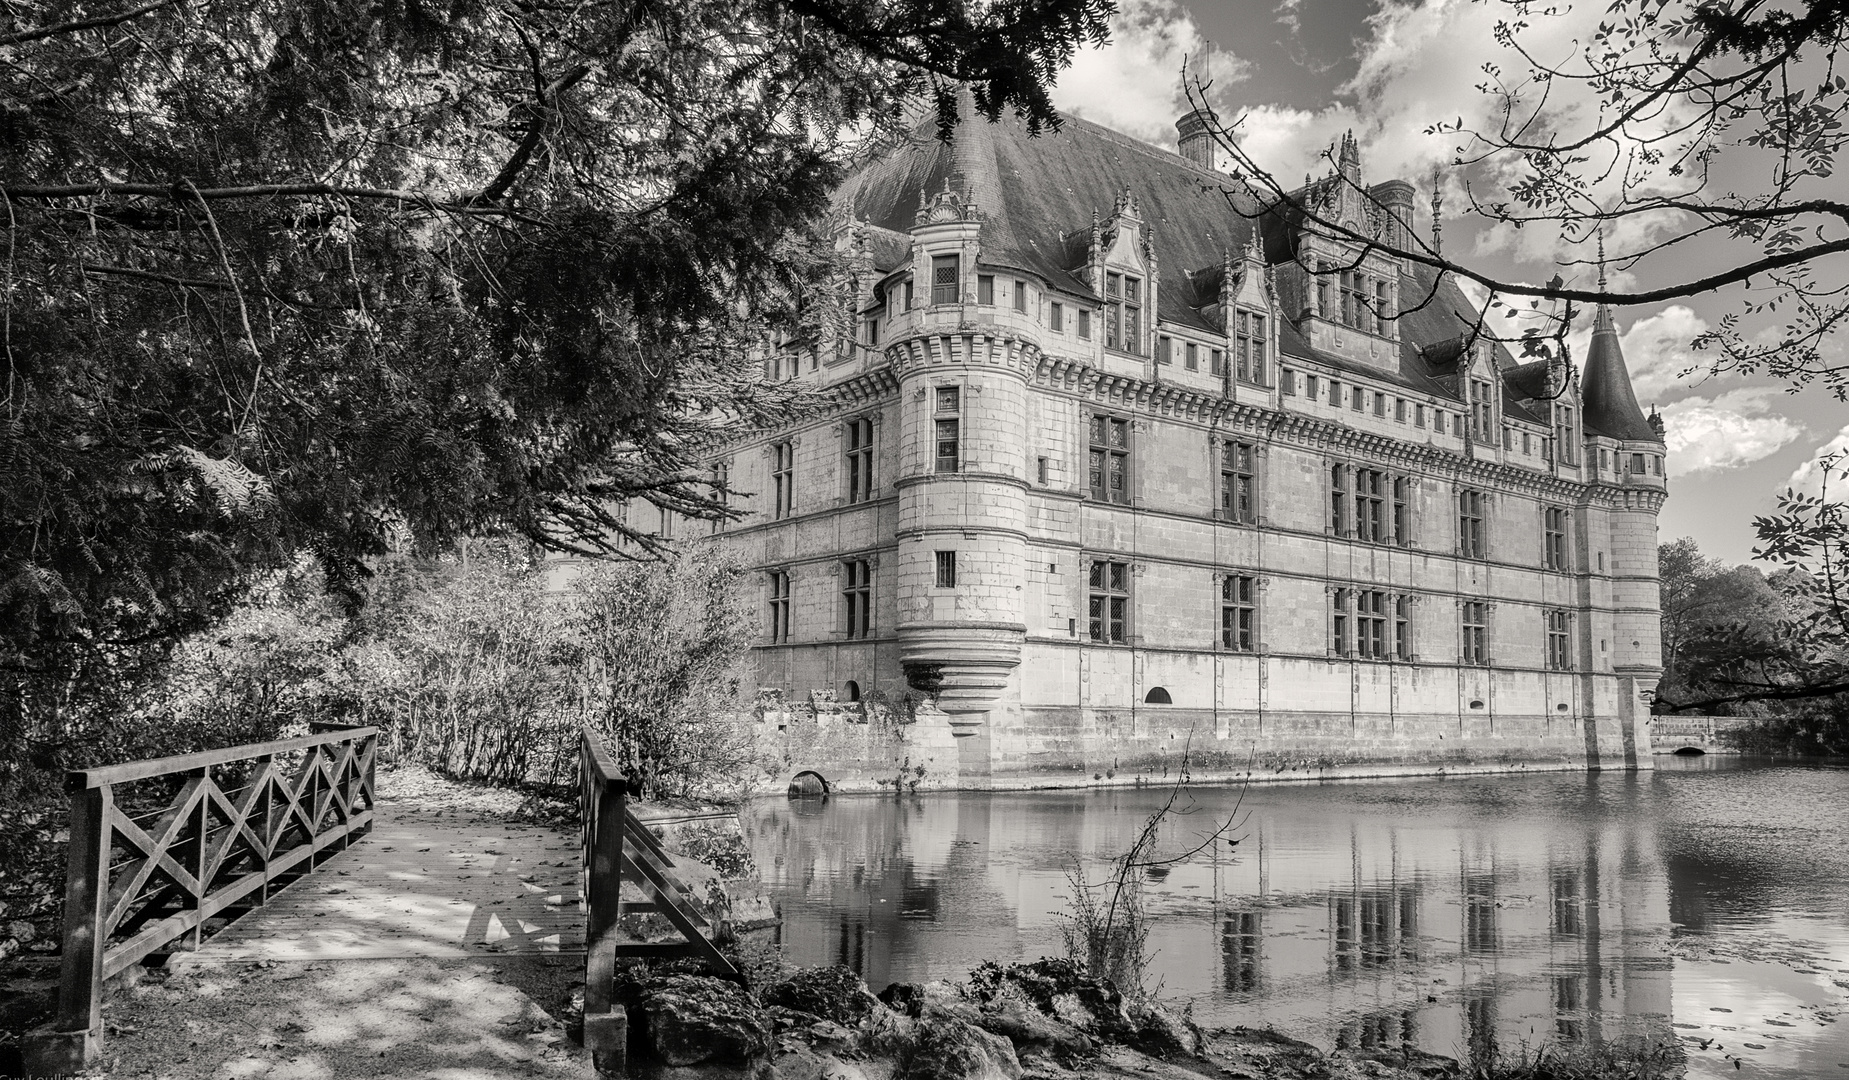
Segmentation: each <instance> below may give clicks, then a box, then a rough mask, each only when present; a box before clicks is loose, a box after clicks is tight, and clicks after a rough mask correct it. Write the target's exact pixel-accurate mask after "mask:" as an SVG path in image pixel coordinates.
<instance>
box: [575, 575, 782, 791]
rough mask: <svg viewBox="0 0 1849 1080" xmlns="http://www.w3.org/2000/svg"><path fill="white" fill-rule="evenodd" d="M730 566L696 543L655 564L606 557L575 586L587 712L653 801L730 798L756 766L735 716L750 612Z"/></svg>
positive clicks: (621, 764)
mask: <svg viewBox="0 0 1849 1080" xmlns="http://www.w3.org/2000/svg"><path fill="white" fill-rule="evenodd" d="M742 576H743V574H742V571H741V570H740V569H739V567H738V565H737V564H736V563H734V562H731V561H729V560H728V559H727V558H726V557H725V556H723V555H722V554H720V553H719V552H718V551H716V550H715V549H711V548H695V549H693V550H690V551H688V552H685V553H683V554H680V555H678V556H676V557H674V558H671V559H669V560H667V561H665V562H661V563H629V564H623V563H610V564H603V565H600V566H597V567H594V568H593V569H591V570H590V571H589V572H588V573H586V574H585V576H584V577H583V578H581V579H580V580H579V581H578V582H577V583H576V584H575V585H574V588H573V597H574V606H575V616H574V617H575V618H576V619H577V620H578V624H579V627H580V631H579V632H580V634H581V635H582V640H583V649H584V654H583V664H584V676H583V677H584V686H583V695H584V702H585V706H584V711H585V718H586V719H587V720H588V721H589V722H590V723H591V725H592V726H593V727H595V728H597V729H598V730H599V731H600V732H602V733H603V735H604V740H605V744H606V745H607V746H608V747H609V748H610V750H611V752H612V753H613V754H614V755H615V757H616V764H617V766H618V768H620V769H621V770H622V772H623V775H624V776H626V777H629V778H630V779H631V780H632V781H633V782H634V783H636V784H638V785H639V786H640V787H641V789H642V791H643V793H644V794H646V795H648V796H651V797H659V798H679V797H687V796H694V795H707V796H713V795H719V796H726V795H732V794H735V793H736V789H737V788H738V787H739V786H740V785H742V783H743V782H744V778H745V777H746V776H747V775H748V774H750V773H754V772H756V771H757V770H756V769H755V768H754V766H755V755H754V751H753V747H752V740H751V737H750V733H749V731H748V730H747V729H746V728H745V727H744V726H743V725H740V724H736V723H733V722H732V721H731V718H732V717H733V716H734V715H736V714H737V713H738V712H739V711H740V702H739V683H740V676H741V672H740V670H739V665H740V662H741V661H742V660H743V658H744V655H745V649H746V647H747V646H748V645H749V643H750V634H751V627H752V625H753V623H752V619H751V617H750V609H749V605H748V603H747V601H746V600H745V597H744V591H745V590H744V589H743V588H742V586H741V578H742Z"/></svg>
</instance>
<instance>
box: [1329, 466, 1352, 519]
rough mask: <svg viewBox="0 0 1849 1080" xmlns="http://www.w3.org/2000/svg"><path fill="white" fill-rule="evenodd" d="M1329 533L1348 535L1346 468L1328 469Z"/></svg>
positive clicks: (1334, 467) (1331, 467)
mask: <svg viewBox="0 0 1849 1080" xmlns="http://www.w3.org/2000/svg"><path fill="white" fill-rule="evenodd" d="M1329 531H1330V532H1332V533H1334V534H1335V535H1337V536H1347V535H1348V466H1346V465H1331V466H1330V467H1329Z"/></svg>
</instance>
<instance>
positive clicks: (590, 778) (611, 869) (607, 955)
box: [582, 735, 629, 1076]
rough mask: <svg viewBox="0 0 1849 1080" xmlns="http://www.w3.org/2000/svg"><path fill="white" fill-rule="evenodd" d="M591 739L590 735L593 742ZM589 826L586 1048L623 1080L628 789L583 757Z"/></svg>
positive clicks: (608, 1072)
mask: <svg viewBox="0 0 1849 1080" xmlns="http://www.w3.org/2000/svg"><path fill="white" fill-rule="evenodd" d="M589 737H590V736H588V735H586V736H585V738H586V739H588V738H589ZM583 768H584V774H585V789H584V801H585V803H586V805H585V806H583V807H582V810H583V812H584V828H585V834H586V835H585V839H586V845H585V846H586V849H587V850H586V852H585V855H586V863H587V865H586V873H585V882H584V905H585V919H584V924H585V925H584V1048H585V1049H586V1050H589V1051H590V1052H591V1062H592V1064H594V1065H595V1066H596V1067H597V1071H598V1073H599V1074H602V1075H605V1076H621V1075H622V1074H623V1071H624V1066H625V1060H624V1059H625V1056H626V1054H625V1052H626V1050H627V1044H628V1041H629V1018H628V1015H627V1014H626V1013H625V1012H624V1011H623V1007H622V1006H621V1005H617V1004H614V1003H613V1002H612V1000H611V998H612V996H613V991H614V989H615V983H616V940H615V937H616V920H617V898H618V896H619V895H620V892H619V891H620V890H621V888H622V857H623V785H622V782H621V781H620V780H617V779H614V778H611V777H606V776H604V775H603V774H602V770H601V769H599V768H598V767H597V762H596V761H595V759H594V758H593V757H592V756H591V753H590V750H589V746H588V743H587V745H586V749H585V753H584V755H583Z"/></svg>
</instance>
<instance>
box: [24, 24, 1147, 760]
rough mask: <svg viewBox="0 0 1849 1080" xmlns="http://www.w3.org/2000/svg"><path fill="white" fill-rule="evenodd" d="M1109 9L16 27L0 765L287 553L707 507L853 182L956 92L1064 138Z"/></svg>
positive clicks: (419, 545)
mask: <svg viewBox="0 0 1849 1080" xmlns="http://www.w3.org/2000/svg"><path fill="white" fill-rule="evenodd" d="M1111 11H1112V7H1111V4H1110V3H1109V0H1045V2H1038V3H1000V4H976V3H971V2H969V0H916V2H906V3H865V2H861V0H743V2H720V0H672V2H670V0H600V2H597V3H591V4H583V5H565V6H559V5H546V4H533V3H526V2H514V3H508V4H482V3H477V2H474V0H460V2H459V3H456V4H452V5H447V6H431V5H428V4H424V3H421V2H419V0H406V2H404V3H397V2H391V3H383V4H370V3H360V2H356V0H307V2H305V3H281V2H276V0H257V2H256V3H254V4H253V3H233V2H229V0H202V2H200V3H193V4H178V3H166V2H151V3H145V4H136V3H133V2H132V0H131V2H130V3H126V4H123V5H119V6H113V7H110V8H108V9H106V10H104V9H99V7H98V6H97V5H96V4H95V3H93V2H92V0H41V2H36V3H28V4H18V5H13V6H11V7H9V8H8V9H7V10H6V11H5V12H4V13H0V51H3V52H4V55H5V59H6V65H5V70H4V73H0V96H3V98H4V105H5V113H4V115H5V119H4V121H3V122H0V210H4V212H5V215H6V225H7V240H6V252H5V256H4V262H3V264H0V274H3V275H4V279H3V280H4V293H3V296H0V301H3V310H0V352H4V354H5V363H6V389H5V396H4V399H3V400H0V475H4V476H5V477H6V482H5V483H4V484H0V669H3V670H5V671H8V672H10V673H12V675H13V678H12V679H11V680H10V682H9V692H8V693H7V694H6V695H4V696H3V697H0V745H10V744H11V743H13V742H14V741H15V740H16V739H18V738H20V737H26V736H29V735H31V730H32V729H33V725H35V724H38V723H40V722H44V723H53V721H52V720H50V719H48V718H52V717H55V716H56V715H57V714H58V713H59V711H60V708H61V706H60V705H59V703H58V701H57V700H56V695H57V694H58V693H61V692H62V691H61V690H60V689H59V688H60V687H67V686H70V685H74V684H81V683H82V682H83V680H84V679H86V678H90V677H92V676H99V677H100V673H105V672H107V671H109V670H112V665H117V666H119V665H120V663H121V662H122V661H121V657H122V656H123V655H126V654H125V653H124V650H132V649H135V648H137V647H140V646H143V645H149V644H152V645H156V646H158V645H159V644H160V643H163V642H170V641H172V640H174V639H176V638H177V637H178V636H180V635H183V634H185V633H187V632H190V631H193V630H196V629H198V628H200V627H201V626H204V625H207V624H209V623H210V622H211V620H212V619H214V618H215V617H217V616H219V615H221V614H222V613H223V612H225V611H226V610H228V609H229V607H230V605H231V604H232V603H233V602H234V601H235V599H236V598H237V597H238V596H239V595H240V593H241V592H242V590H243V589H244V588H245V586H246V585H247V584H248V583H249V582H250V581H251V580H252V579H253V576H254V575H256V574H258V573H260V572H262V571H265V570H267V569H270V568H274V567H277V566H281V565H285V564H286V563H287V562H288V561H289V560H290V559H291V558H293V557H294V555H295V554H296V553H298V552H302V551H307V552H310V553H312V554H313V555H314V556H316V557H317V558H318V559H319V560H320V562H321V563H322V565H323V567H324V568H325V570H326V574H327V579H328V581H329V583H330V587H331V588H333V589H335V590H336V591H338V592H340V593H341V594H343V595H345V596H347V597H349V598H350V599H357V598H358V597H359V595H360V594H361V592H362V591H363V583H364V579H365V577H366V576H367V573H368V571H367V560H368V559H371V558H375V557H377V556H378V555H380V554H381V553H382V552H384V551H386V550H387V549H388V548H389V547H392V546H393V545H394V544H395V543H396V542H397V539H398V538H404V539H408V542H409V543H410V544H411V545H412V546H413V547H414V548H416V549H418V550H423V551H433V550H440V549H441V548H443V547H444V546H445V545H446V544H448V543H450V542H452V541H453V540H454V539H455V538H457V537H460V536H467V535H473V534H480V533H490V532H497V531H503V532H510V533H514V534H518V535H521V536H524V537H526V538H528V539H530V540H531V541H533V542H535V543H537V544H538V545H540V546H541V547H542V548H545V549H548V550H552V551H563V552H574V553H578V554H583V555H592V556H601V555H609V554H612V553H613V552H616V551H619V550H621V549H622V546H623V545H624V544H625V543H633V544H640V545H642V546H643V547H644V548H647V547H648V545H649V544H650V538H649V537H648V536H647V535H646V534H645V533H643V532H642V531H641V530H638V529H633V528H631V527H630V526H629V525H628V524H627V523H626V522H625V521H624V520H623V519H622V517H621V516H620V515H619V514H618V513H617V512H616V511H615V509H614V508H615V507H617V506H619V505H622V504H623V503H624V502H625V501H627V500H632V499H639V500H645V501H647V502H651V503H654V504H656V505H658V506H662V507H666V508H669V509H672V510H675V511H678V512H682V513H686V514H691V515H695V516H724V515H727V514H728V513H731V511H729V510H728V509H727V507H726V506H725V504H724V498H723V497H724V492H723V491H722V490H718V489H717V488H716V487H715V485H714V483H713V480H714V478H712V477H709V476H707V475H705V474H703V473H702V472H700V471H699V470H697V469H696V467H695V465H696V462H697V458H698V453H699V450H700V448H701V446H702V445H704V444H705V442H706V441H707V440H709V439H710V438H711V437H712V435H713V433H714V431H715V429H717V428H722V427H724V426H726V425H731V424H739V423H752V422H756V421H760V420H763V419H766V418H770V417H774V416H777V415H781V414H782V412H783V411H784V410H787V409H788V408H789V407H790V405H791V400H790V399H791V393H790V392H789V391H788V390H787V388H782V387H775V386H768V385H764V384H762V383H761V382H760V381H759V380H758V378H757V367H756V364H755V362H754V361H753V360H752V359H751V353H752V349H753V348H754V347H755V346H756V345H757V344H759V343H760V342H761V341H762V340H763V338H764V335H765V333H766V331H767V328H778V327H780V328H782V329H784V330H785V331H787V332H790V333H797V334H801V333H813V332H815V328H814V327H813V326H809V325H808V324H805V323H804V322H803V320H804V319H805V318H809V317H811V316H808V315H805V312H809V313H813V312H814V311H816V310H818V309H821V308H825V307H826V305H824V304H817V303H815V302H814V301H815V300H816V298H817V297H818V296H819V295H822V293H823V291H824V290H825V289H826V287H827V282H828V280H829V276H830V267H831V260H832V250H831V247H830V242H829V239H828V232H827V229H825V228H824V227H823V224H824V223H823V215H824V212H825V210H826V207H827V199H828V197H829V194H830V192H831V190H832V188H833V187H834V186H835V184H836V183H837V181H838V180H839V179H840V178H841V177H842V176H843V175H844V171H845V169H846V168H848V167H849V166H850V165H851V163H852V162H853V161H854V160H855V157H856V155H857V154H859V153H862V152H864V151H865V150H867V149H868V148H869V147H870V146H872V145H875V144H876V143H877V142H878V141H879V140H881V139H884V138H887V137H889V136H891V135H892V134H893V133H894V132H896V131H898V130H900V129H901V128H902V125H901V123H900V120H901V114H902V112H903V110H904V109H905V107H906V106H907V104H908V103H910V102H913V101H915V100H917V99H919V97H920V96H921V95H923V96H927V97H929V98H930V99H931V100H933V101H934V102H935V104H936V107H937V108H938V110H939V117H940V121H941V122H942V123H945V124H948V123H949V122H951V121H952V120H954V118H955V117H954V113H955V110H956V108H957V99H956V96H955V95H954V94H953V93H952V92H951V83H952V81H957V82H959V83H963V84H968V85H970V86H972V87H973V96H974V101H975V106H976V109H977V111H979V112H980V113H982V114H983V115H984V116H987V117H989V118H991V119H993V118H996V117H998V116H999V115H1000V114H1001V113H1002V112H1003V111H1004V110H1014V111H1015V112H1017V113H1019V114H1020V115H1022V116H1023V117H1025V119H1026V121H1027V123H1028V124H1029V125H1030V126H1031V127H1035V128H1036V129H1038V128H1042V127H1052V126H1056V125H1057V122H1058V118H1057V116H1056V115H1055V114H1054V113H1053V111H1052V109H1051V105H1050V103H1049V99H1048V97H1047V88H1048V85H1049V84H1050V83H1051V82H1052V80H1053V78H1054V76H1055V74H1056V73H1057V72H1058V71H1059V69H1060V68H1061V67H1062V66H1063V65H1064V64H1065V63H1066V62H1067V61H1068V59H1069V58H1070V57H1071V55H1072V53H1073V51H1074V49H1075V48H1076V47H1077V46H1079V45H1080V44H1081V43H1085V42H1094V43H1101V42H1102V41H1103V40H1104V39H1105V35H1106V31H1107V25H1108V17H1109V15H1110V13H1111ZM34 717H36V718H37V719H36V720H34V719H32V718H34ZM54 726H55V723H54ZM40 734H43V733H40ZM33 737H36V736H33Z"/></svg>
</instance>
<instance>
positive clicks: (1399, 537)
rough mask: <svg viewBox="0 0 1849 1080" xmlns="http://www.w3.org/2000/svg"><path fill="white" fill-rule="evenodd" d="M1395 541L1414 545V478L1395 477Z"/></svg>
mask: <svg viewBox="0 0 1849 1080" xmlns="http://www.w3.org/2000/svg"><path fill="white" fill-rule="evenodd" d="M1393 542H1394V543H1395V544H1398V545H1399V546H1400V547H1411V546H1412V478H1411V477H1407V476H1396V477H1394V478H1393Z"/></svg>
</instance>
